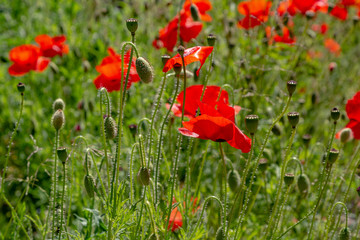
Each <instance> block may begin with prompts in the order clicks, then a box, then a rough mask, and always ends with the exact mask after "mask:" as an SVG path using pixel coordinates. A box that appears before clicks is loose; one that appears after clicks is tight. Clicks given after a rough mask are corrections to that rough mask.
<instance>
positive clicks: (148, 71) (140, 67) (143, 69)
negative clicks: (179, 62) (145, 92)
mask: <svg viewBox="0 0 360 240" xmlns="http://www.w3.org/2000/svg"><path fill="white" fill-rule="evenodd" d="M135 65H136V72H137V73H138V75H139V77H140V79H141V81H142V82H143V83H150V82H152V80H153V79H154V70H153V68H152V66H151V65H150V63H149V62H148V61H147V60H146V59H145V58H143V57H138V58H137V59H136V62H135Z"/></svg>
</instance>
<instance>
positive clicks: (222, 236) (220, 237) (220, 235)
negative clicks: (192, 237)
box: [215, 227, 225, 240]
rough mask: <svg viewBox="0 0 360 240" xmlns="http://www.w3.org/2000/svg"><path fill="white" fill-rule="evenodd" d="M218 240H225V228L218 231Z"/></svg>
mask: <svg viewBox="0 0 360 240" xmlns="http://www.w3.org/2000/svg"><path fill="white" fill-rule="evenodd" d="M215 239H216V240H223V239H225V232H224V229H223V227H219V229H218V230H217V231H216V237H215Z"/></svg>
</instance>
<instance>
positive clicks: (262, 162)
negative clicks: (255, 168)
mask: <svg viewBox="0 0 360 240" xmlns="http://www.w3.org/2000/svg"><path fill="white" fill-rule="evenodd" d="M267 167H268V160H267V159H266V158H261V159H260V160H259V169H260V171H261V172H265V171H266V169H267Z"/></svg>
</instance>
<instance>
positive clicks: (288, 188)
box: [274, 185, 291, 235]
mask: <svg viewBox="0 0 360 240" xmlns="http://www.w3.org/2000/svg"><path fill="white" fill-rule="evenodd" d="M290 189H291V185H289V186H288V187H287V189H286V193H285V195H284V200H283V201H282V204H281V205H280V209H279V214H278V215H277V218H276V220H275V221H276V222H275V226H274V235H276V231H277V228H278V225H279V222H280V219H281V217H282V213H283V209H284V206H285V204H286V202H287V200H288V197H289V193H290Z"/></svg>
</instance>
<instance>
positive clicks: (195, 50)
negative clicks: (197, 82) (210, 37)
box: [163, 46, 213, 76]
mask: <svg viewBox="0 0 360 240" xmlns="http://www.w3.org/2000/svg"><path fill="white" fill-rule="evenodd" d="M212 50H213V47H201V46H196V47H192V48H188V49H185V51H184V62H185V66H186V65H188V64H190V63H193V62H197V61H199V62H200V67H199V69H198V70H197V72H196V74H197V75H198V76H199V72H200V69H201V67H202V65H204V63H205V61H206V58H207V57H208V56H209V55H210V53H211V52H212ZM175 64H180V65H181V66H182V59H181V56H180V54H179V53H178V54H176V55H175V56H174V57H172V58H171V59H169V60H168V61H167V62H166V64H165V66H164V68H163V72H168V71H169V70H171V69H172V68H173V67H174V65H175Z"/></svg>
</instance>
